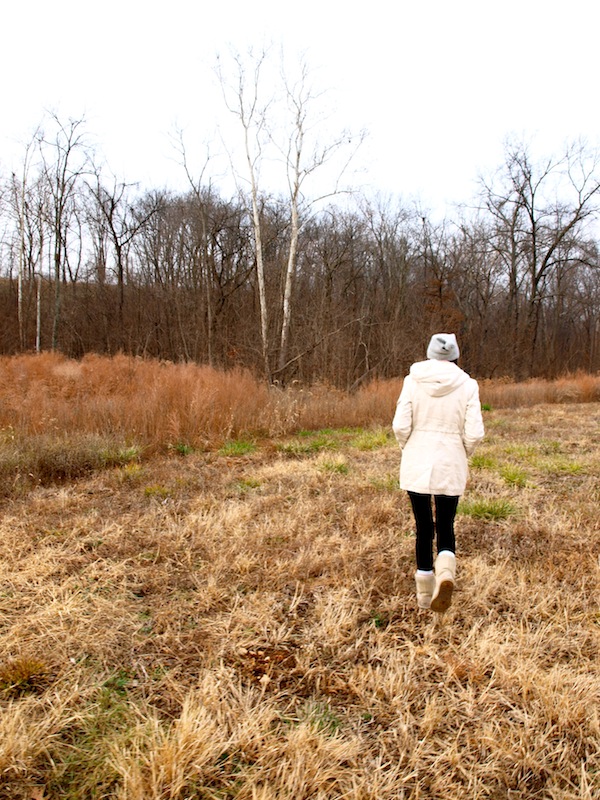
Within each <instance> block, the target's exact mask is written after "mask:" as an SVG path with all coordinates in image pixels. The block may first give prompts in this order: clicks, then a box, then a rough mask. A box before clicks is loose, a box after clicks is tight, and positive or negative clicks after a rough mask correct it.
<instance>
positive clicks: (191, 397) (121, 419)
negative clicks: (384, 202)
mask: <svg viewBox="0 0 600 800" xmlns="http://www.w3.org/2000/svg"><path fill="white" fill-rule="evenodd" d="M401 386H402V378H401V376H400V377H399V378H398V379H396V380H379V381H373V382H372V383H370V384H369V385H367V386H365V387H363V388H361V389H359V390H358V391H357V392H355V393H352V394H350V393H348V392H343V391H340V390H337V389H333V388H331V387H327V386H312V387H298V386H292V387H289V388H286V389H279V388H272V387H268V386H267V385H266V384H265V383H264V382H261V381H260V380H257V379H256V378H255V377H254V376H253V375H252V374H251V373H250V372H248V371H247V370H242V369H234V370H231V371H227V372H225V371H220V370H215V369H212V368H210V367H207V366H200V365H196V364H173V363H164V362H160V361H156V360H145V359H139V358H134V357H129V356H123V355H119V356H115V357H112V358H108V357H101V356H96V355H88V356H85V357H84V358H83V359H82V360H80V361H75V360H70V359H67V358H65V357H63V356H61V355H59V354H52V353H43V354H40V355H24V356H15V357H3V358H0V428H1V429H2V430H3V431H4V437H5V439H6V438H7V436H11V435H12V436H13V437H17V438H19V437H22V436H27V437H32V436H47V435H51V436H54V437H59V438H60V437H63V438H64V437H71V438H72V437H74V436H75V435H78V434H81V435H88V436H89V435H97V436H101V437H104V438H105V439H110V440H112V441H116V442H119V443H130V444H133V445H136V446H139V447H142V448H148V449H149V450H156V449H162V448H165V447H173V446H177V445H180V446H181V445H188V446H193V447H197V448H205V447H214V446H216V445H219V446H220V444H222V443H223V441H225V440H227V439H229V438H234V437H242V436H245V435H246V436H247V435H250V436H252V435H254V436H256V435H258V436H261V435H264V436H281V435H284V434H289V433H293V432H296V431H298V430H302V429H312V430H315V429H319V428H328V427H343V426H363V427H364V426H372V425H375V426H381V425H384V426H389V424H390V421H391V417H392V415H393V412H394V408H395V404H396V400H397V398H398V394H399V392H400V389H401ZM481 399H482V401H483V402H484V403H486V404H488V405H490V406H491V407H493V408H506V407H516V406H523V407H527V406H531V405H535V404H538V403H564V402H589V401H594V400H598V399H600V376H591V375H583V374H581V375H574V376H572V377H568V378H562V379H560V380H557V381H553V382H544V381H528V382H526V383H522V384H510V383H507V382H506V381H498V382H491V381H484V382H482V384H481Z"/></svg>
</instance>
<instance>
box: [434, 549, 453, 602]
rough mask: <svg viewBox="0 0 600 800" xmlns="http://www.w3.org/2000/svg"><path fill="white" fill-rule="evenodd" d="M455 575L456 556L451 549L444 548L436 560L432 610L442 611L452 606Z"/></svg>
mask: <svg viewBox="0 0 600 800" xmlns="http://www.w3.org/2000/svg"><path fill="white" fill-rule="evenodd" d="M455 577H456V556H455V555H454V553H451V552H450V550H442V552H441V553H438V557H437V558H436V560H435V589H434V590H433V595H432V597H431V610H432V611H437V612H442V611H447V610H448V609H449V608H450V603H451V602H452V592H453V591H454V579H455Z"/></svg>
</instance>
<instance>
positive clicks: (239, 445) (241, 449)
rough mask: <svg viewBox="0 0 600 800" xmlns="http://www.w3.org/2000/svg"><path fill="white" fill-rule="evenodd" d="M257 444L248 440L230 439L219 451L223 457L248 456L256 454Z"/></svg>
mask: <svg viewBox="0 0 600 800" xmlns="http://www.w3.org/2000/svg"><path fill="white" fill-rule="evenodd" d="M256 449H257V448H256V442H253V441H250V440H248V439H230V440H229V441H228V442H225V444H224V445H223V446H222V447H221V448H220V449H219V455H221V456H247V455H250V454H251V453H255V452H256Z"/></svg>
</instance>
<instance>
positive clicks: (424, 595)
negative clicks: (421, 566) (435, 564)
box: [415, 572, 435, 608]
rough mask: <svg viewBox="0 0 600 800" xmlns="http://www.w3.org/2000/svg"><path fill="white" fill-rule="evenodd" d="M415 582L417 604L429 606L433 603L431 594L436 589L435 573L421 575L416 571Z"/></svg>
mask: <svg viewBox="0 0 600 800" xmlns="http://www.w3.org/2000/svg"><path fill="white" fill-rule="evenodd" d="M415 583H416V584H417V604H418V606H419V608H429V606H430V605H431V595H432V594H433V590H434V589H435V575H434V574H433V572H432V573H431V575H419V573H418V572H415Z"/></svg>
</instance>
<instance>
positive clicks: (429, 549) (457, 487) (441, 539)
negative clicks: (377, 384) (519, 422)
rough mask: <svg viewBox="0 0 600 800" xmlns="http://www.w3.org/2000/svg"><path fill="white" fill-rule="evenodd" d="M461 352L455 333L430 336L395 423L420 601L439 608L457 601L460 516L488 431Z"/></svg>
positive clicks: (413, 369)
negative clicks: (473, 458) (472, 463)
mask: <svg viewBox="0 0 600 800" xmlns="http://www.w3.org/2000/svg"><path fill="white" fill-rule="evenodd" d="M458 356H459V349H458V344H457V342H456V336H455V335H454V334H453V333H436V334H435V335H434V336H432V337H431V341H430V342H429V347H428V348H427V361H419V362H417V363H416V364H413V365H412V367H411V368H410V372H409V374H408V375H407V376H406V378H405V379H404V384H403V386H402V391H401V393H400V397H399V399H398V405H397V407H396V413H395V415H394V420H393V423H392V427H393V429H394V433H395V435H396V439H397V440H398V444H399V445H400V449H401V451H402V461H401V464H400V488H401V489H405V490H406V491H407V492H408V496H409V498H410V502H411V505H412V509H413V513H414V517H415V522H416V527H417V541H416V556H417V571H416V573H415V582H416V587H417V602H418V605H419V607H420V608H431V609H432V611H438V612H441V611H446V609H447V608H448V607H449V606H450V603H451V602H452V592H453V590H454V580H455V576H456V555H455V552H456V545H455V540H454V517H455V515H456V508H457V506H458V500H459V497H460V495H461V494H462V493H463V492H464V490H465V486H466V483H467V476H468V464H467V458H468V457H469V456H470V455H471V454H472V453H473V451H474V449H475V447H476V446H477V444H478V443H479V442H480V441H481V440H482V439H483V435H484V429H483V419H482V416H481V403H480V402H479V387H478V385H477V381H475V380H474V379H473V378H471V377H469V375H467V373H466V372H464V371H463V370H462V369H461V368H460V367H459V366H458V364H457V363H456V362H457V360H458ZM432 496H433V500H434V505H435V523H434V518H433V511H432V500H431V498H432ZM434 535H436V538H437V542H436V544H437V558H436V560H435V571H434V563H433V539H434Z"/></svg>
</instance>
